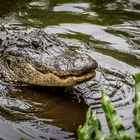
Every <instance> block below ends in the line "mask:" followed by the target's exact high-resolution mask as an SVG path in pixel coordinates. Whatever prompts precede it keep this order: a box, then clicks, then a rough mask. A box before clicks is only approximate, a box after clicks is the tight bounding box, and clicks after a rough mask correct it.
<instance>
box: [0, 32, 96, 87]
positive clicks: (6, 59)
mask: <svg viewBox="0 0 140 140" xmlns="http://www.w3.org/2000/svg"><path fill="white" fill-rule="evenodd" d="M0 38H1V39H0V80H2V81H3V82H6V83H15V84H16V83H18V84H20V83H21V84H27V85H39V86H73V85H76V84H78V83H82V82H84V81H87V80H89V79H91V78H93V77H95V71H94V70H95V69H96V67H97V63H96V61H95V60H93V59H92V58H91V57H90V56H88V55H87V54H79V53H78V52H76V51H73V50H71V49H70V48H69V47H67V46H66V45H65V44H64V43H63V42H61V41H59V40H58V39H56V38H55V37H53V36H49V35H47V34H46V33H45V32H43V31H31V32H29V33H17V34H9V33H4V32H1V34H0Z"/></svg>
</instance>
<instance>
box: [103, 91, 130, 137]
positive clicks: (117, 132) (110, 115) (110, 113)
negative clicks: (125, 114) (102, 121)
mask: <svg viewBox="0 0 140 140" xmlns="http://www.w3.org/2000/svg"><path fill="white" fill-rule="evenodd" d="M101 102H102V107H103V109H104V112H105V116H106V120H107V124H108V127H109V130H110V133H111V136H110V139H112V140H114V139H116V140H131V138H130V136H129V134H128V133H127V131H126V130H125V128H124V126H123V125H122V123H121V120H120V117H119V116H118V114H117V112H116V110H115V108H114V106H113V104H112V103H111V100H110V98H109V97H108V95H107V93H106V92H103V93H102V101H101Z"/></svg>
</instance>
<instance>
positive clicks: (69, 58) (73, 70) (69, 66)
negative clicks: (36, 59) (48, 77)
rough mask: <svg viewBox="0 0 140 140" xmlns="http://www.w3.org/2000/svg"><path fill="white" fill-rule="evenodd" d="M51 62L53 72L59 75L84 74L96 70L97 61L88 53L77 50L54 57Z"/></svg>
mask: <svg viewBox="0 0 140 140" xmlns="http://www.w3.org/2000/svg"><path fill="white" fill-rule="evenodd" d="M49 62H50V65H53V67H51V71H52V73H54V74H56V75H57V76H60V77H62V76H63V77H64V76H82V75H85V74H87V73H91V72H94V70H95V69H96V68H97V66H98V65H97V62H96V61H95V60H94V59H92V58H91V57H90V56H88V55H87V54H79V53H76V52H72V53H70V52H69V53H67V54H63V55H60V56H57V57H56V58H53V59H52V60H51V61H49Z"/></svg>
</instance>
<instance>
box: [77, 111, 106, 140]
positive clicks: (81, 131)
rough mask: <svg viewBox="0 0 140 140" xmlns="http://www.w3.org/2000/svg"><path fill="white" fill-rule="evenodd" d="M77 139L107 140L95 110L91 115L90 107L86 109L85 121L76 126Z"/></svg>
mask: <svg viewBox="0 0 140 140" xmlns="http://www.w3.org/2000/svg"><path fill="white" fill-rule="evenodd" d="M78 140H108V139H107V137H106V136H105V135H104V134H103V133H102V130H101V124H100V121H99V118H98V115H97V113H96V112H94V114H93V115H92V112H91V109H88V111H87V115H86V122H85V124H84V125H83V127H82V126H79V128H78Z"/></svg>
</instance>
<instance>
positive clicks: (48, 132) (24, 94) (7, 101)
mask: <svg viewBox="0 0 140 140" xmlns="http://www.w3.org/2000/svg"><path fill="white" fill-rule="evenodd" d="M10 89H11V88H10ZM8 90H9V89H8ZM8 90H7V89H4V88H3V89H2V88H1V91H3V92H2V94H1V96H0V102H1V103H0V115H1V119H0V122H1V120H2V119H4V120H5V122H4V123H2V124H3V127H4V129H8V125H9V123H11V122H13V123H12V127H11V126H10V127H11V129H14V131H13V130H9V131H10V133H11V134H13V135H11V136H10V134H9V135H8V136H10V137H12V138H13V139H17V138H19V134H20V137H21V136H23V137H25V138H27V139H28V138H29V139H33V138H37V139H47V138H53V139H64V138H72V137H75V134H74V132H76V129H77V127H78V125H79V124H81V123H83V122H84V120H85V113H86V110H87V106H86V105H85V104H84V102H82V101H81V99H80V98H79V97H77V96H75V95H71V94H70V93H69V90H70V89H64V88H56V89H51V88H43V87H42V88H40V87H34V88H27V87H26V88H22V89H21V88H20V89H18V90H17V89H13V90H12V91H8ZM71 91H72V89H71ZM6 120H7V121H6ZM0 134H1V131H0ZM16 134H17V135H16ZM1 138H5V136H4V135H3V137H2V136H1Z"/></svg>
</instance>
